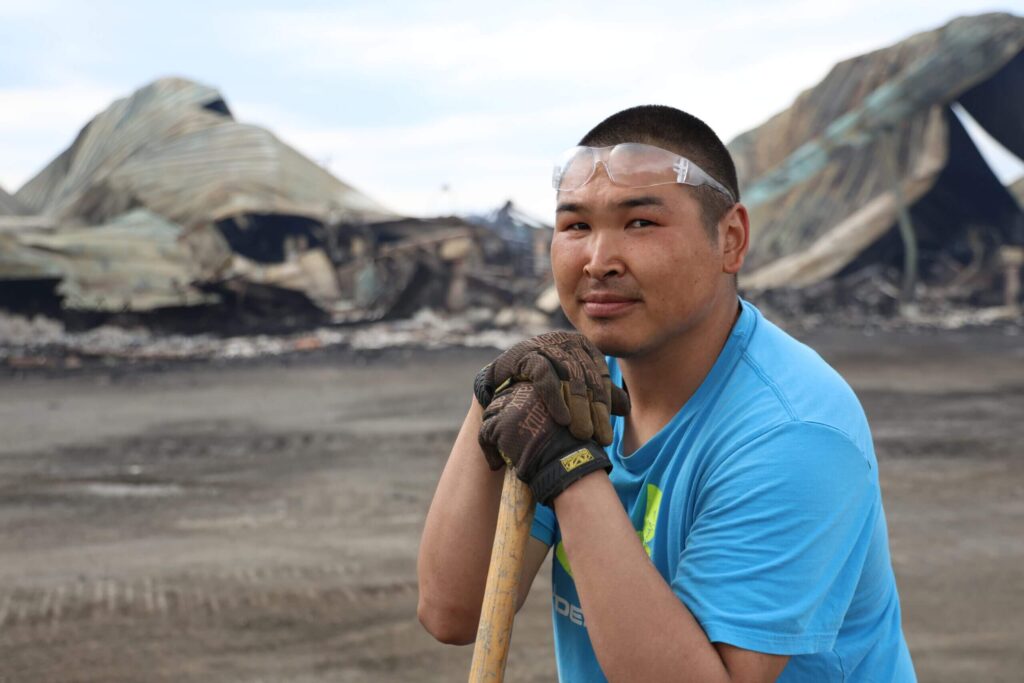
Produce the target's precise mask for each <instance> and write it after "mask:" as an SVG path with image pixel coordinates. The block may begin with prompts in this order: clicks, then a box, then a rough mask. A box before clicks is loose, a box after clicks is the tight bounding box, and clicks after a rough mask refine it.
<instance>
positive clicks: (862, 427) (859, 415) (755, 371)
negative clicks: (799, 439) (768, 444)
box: [716, 303, 873, 458]
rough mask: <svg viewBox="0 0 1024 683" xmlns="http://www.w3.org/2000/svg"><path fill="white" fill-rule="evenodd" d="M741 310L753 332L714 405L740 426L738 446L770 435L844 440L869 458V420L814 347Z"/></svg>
mask: <svg viewBox="0 0 1024 683" xmlns="http://www.w3.org/2000/svg"><path fill="white" fill-rule="evenodd" d="M744 306H745V307H749V309H750V312H751V314H752V315H754V317H755V321H754V325H753V329H752V331H751V333H750V339H749V342H748V343H747V344H746V346H745V348H744V349H743V352H742V354H741V356H740V358H739V359H738V362H737V364H736V367H735V369H734V371H733V373H732V377H731V378H730V382H729V383H728V384H727V386H726V387H724V388H723V391H722V394H721V396H720V397H719V398H720V400H719V405H717V406H716V408H717V409H718V410H719V411H720V412H722V413H726V414H728V415H729V417H730V418H731V420H733V421H734V422H733V423H734V424H743V425H744V429H743V430H742V431H743V436H742V437H741V439H740V440H741V442H746V441H750V440H753V439H756V438H759V437H761V436H762V435H767V434H769V433H772V432H773V430H777V431H775V434H776V435H777V436H784V435H785V436H788V435H791V434H793V433H800V432H807V433H808V434H811V435H816V436H817V437H819V438H826V437H828V438H833V437H835V438H839V437H843V438H844V439H845V440H848V441H849V442H850V443H851V444H852V445H854V446H855V447H856V448H857V449H858V450H860V451H862V452H863V454H864V455H865V457H868V458H871V457H872V456H873V449H872V447H871V436H870V429H869V427H868V423H867V418H866V417H865V415H864V410H863V408H862V407H861V404H860V401H859V400H858V399H857V396H856V394H855V393H854V392H853V390H852V389H851V388H850V385H849V384H847V382H846V380H844V379H843V378H842V376H841V375H840V374H839V373H838V372H836V370H835V369H833V368H832V367H831V366H830V365H829V364H828V363H827V362H826V361H825V360H824V359H823V358H822V357H821V356H820V355H818V353H817V352H815V351H814V350H813V349H812V348H810V347H809V346H807V345H806V344H803V343H802V342H800V341H798V340H796V339H794V338H793V337H791V336H790V335H789V334H787V333H786V332H784V331H783V330H781V329H780V328H779V327H777V326H776V325H774V324H773V323H771V322H770V321H769V320H767V319H766V318H764V317H763V316H762V315H761V314H760V312H759V311H757V309H756V308H754V307H753V306H752V305H750V304H747V303H744ZM783 426H785V428H784V429H783ZM736 445H737V446H738V445H741V444H739V443H737V444H736Z"/></svg>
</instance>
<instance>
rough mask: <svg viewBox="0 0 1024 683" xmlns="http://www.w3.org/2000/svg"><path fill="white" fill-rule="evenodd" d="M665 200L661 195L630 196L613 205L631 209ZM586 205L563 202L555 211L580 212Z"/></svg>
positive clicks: (654, 204)
mask: <svg viewBox="0 0 1024 683" xmlns="http://www.w3.org/2000/svg"><path fill="white" fill-rule="evenodd" d="M664 205H665V202H664V201H663V200H662V199H661V197H655V196H653V195H643V196H642V197H630V198H629V199H623V200H622V201H621V202H618V203H617V204H616V205H615V207H616V208H618V209H633V208H636V207H638V206H664ZM585 210H586V206H584V205H583V204H579V203H576V202H563V203H561V204H559V205H558V207H557V208H556V209H555V213H582V212H584V211H585Z"/></svg>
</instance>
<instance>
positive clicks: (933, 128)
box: [729, 14, 1024, 326]
mask: <svg viewBox="0 0 1024 683" xmlns="http://www.w3.org/2000/svg"><path fill="white" fill-rule="evenodd" d="M969 118H973V119H974V121H976V122H977V123H978V124H979V125H980V126H981V127H982V128H984V129H985V130H986V131H987V132H988V133H989V134H990V135H991V136H992V137H993V138H994V139H995V140H997V141H998V142H1000V143H1001V144H1002V145H1003V146H1004V147H1005V148H1006V149H1007V150H1009V151H1010V152H1012V153H1013V154H1014V155H1016V156H1017V157H1018V158H1021V159H1024V18H1021V17H1017V16H1013V15H1010V14H986V15H980V16H974V17H963V18H959V19H955V20H953V21H952V22H950V23H949V24H947V25H945V26H943V27H941V28H939V29H936V30H933V31H929V32H925V33H921V34H918V35H914V36H911V37H910V38H908V39H906V40H904V41H902V42H900V43H898V44H896V45H893V46H891V47H888V48H884V49H881V50H877V51H875V52H871V53H868V54H865V55H861V56H859V57H855V58H853V59H849V60H846V61H844V62H841V63H839V64H837V65H836V66H835V67H834V68H833V69H832V70H831V72H830V73H829V74H828V75H827V76H826V77H825V79H824V80H822V81H821V82H820V83H818V84H817V85H815V86H814V87H812V88H810V89H809V90H807V91H805V92H804V93H802V94H801V95H800V96H799V97H798V98H797V99H796V101H795V102H794V103H793V105H792V106H791V107H790V108H789V109H787V110H785V111H783V112H781V113H779V114H777V115H776V116H774V117H772V118H771V119H769V120H768V121H767V122H765V123H764V124H763V125H761V126H759V127H758V128H755V129H753V130H751V131H749V132H747V133H744V134H743V135H740V136H739V137H737V138H736V139H735V140H733V141H732V142H731V143H730V144H729V148H730V150H731V151H732V153H733V156H734V158H735V159H736V163H737V171H738V174H739V177H740V184H741V193H742V195H743V200H744V202H745V204H746V205H747V206H748V207H749V209H750V218H751V226H752V237H751V249H750V253H749V257H748V260H747V266H746V269H745V272H746V275H744V276H742V277H741V286H742V287H743V288H744V290H745V292H746V293H747V295H748V296H749V297H751V298H753V299H755V300H757V301H759V302H761V303H762V304H764V305H765V306H767V307H769V308H772V309H775V310H777V311H779V312H782V313H783V314H785V316H786V317H789V318H791V319H794V318H801V317H802V318H807V317H808V316H810V317H816V318H818V319H821V318H823V317H829V316H832V317H836V316H838V317H847V318H850V319H853V320H867V319H869V318H870V319H875V320H883V319H889V320H895V321H901V322H906V323H922V324H935V325H939V326H950V325H952V326H955V325H960V324H971V323H979V324H983V323H988V322H997V321H1006V322H1008V323H1014V324H1017V325H1019V324H1020V320H1021V290H1020V277H1021V267H1022V264H1024V212H1022V209H1021V195H1022V193H1024V190H1022V187H1024V185H1022V183H1024V179H1021V180H1018V181H1017V182H1016V185H1013V186H1011V187H1009V188H1007V187H1004V185H1003V184H1002V183H1001V182H1000V181H999V180H998V178H997V177H996V176H995V175H994V173H993V171H992V170H991V169H990V168H989V166H988V164H987V163H986V162H985V160H984V159H983V158H982V156H981V154H980V153H979V151H978V149H977V147H976V146H975V144H974V142H973V140H972V138H971V137H970V136H969V135H968V133H967V131H966V129H965V126H964V123H963V121H964V120H966V119H969Z"/></svg>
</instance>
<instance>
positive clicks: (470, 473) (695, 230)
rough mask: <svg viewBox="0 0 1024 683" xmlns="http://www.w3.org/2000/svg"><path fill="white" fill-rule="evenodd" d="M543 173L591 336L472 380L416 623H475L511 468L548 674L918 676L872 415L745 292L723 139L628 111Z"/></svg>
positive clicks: (546, 343) (738, 207)
mask: <svg viewBox="0 0 1024 683" xmlns="http://www.w3.org/2000/svg"><path fill="white" fill-rule="evenodd" d="M555 187H556V189H557V192H558V196H557V202H558V203H557V209H556V218H557V220H556V227H555V234H554V237H553V239H552V243H551V264H552V270H553V274H554V279H555V283H556V286H557V290H558V294H559V299H560V301H561V304H562V307H563V309H564V311H565V313H566V315H567V316H568V318H569V320H570V321H571V322H572V324H573V325H574V326H575V327H576V329H577V330H578V331H579V332H581V333H582V336H579V335H570V334H568V333H555V336H554V337H548V336H544V335H542V337H541V338H537V339H534V340H530V341H528V342H524V344H521V345H518V346H517V347H514V348H513V349H511V350H509V351H508V352H506V353H505V354H502V355H501V356H499V358H498V359H496V361H495V362H494V363H493V364H491V365H490V366H488V368H485V369H484V371H482V372H481V374H480V375H478V377H477V380H476V385H475V396H476V398H475V400H474V401H473V403H472V405H471V408H470V410H469V414H468V415H467V417H466V421H465V423H464V424H463V427H462V430H461V431H460V433H459V436H458V438H457V439H456V442H455V445H454V447H453V449H452V453H451V456H450V458H449V461H448V463H447V465H446V467H445V470H444V472H443V474H442V476H441V480H440V482H439V484H438V488H437V492H436V494H435V497H434V501H433V503H432V505H431V509H430V512H429V514H428V517H427V522H426V526H425V529H424V533H423V541H422V546H421V549H420V557H419V575H420V605H419V615H420V619H421V621H422V622H423V624H424V625H425V626H426V628H427V629H428V631H430V633H432V634H433V635H434V636H435V637H437V638H438V639H440V640H442V641H443V642H448V643H468V642H471V641H472V640H473V638H474V635H475V632H476V627H477V623H478V619H479V614H480V605H481V601H482V594H483V586H484V581H485V577H486V572H487V564H488V560H489V552H490V546H491V543H492V540H493V535H494V525H495V518H496V511H497V507H498V496H499V492H500V488H501V478H502V475H501V472H500V466H503V465H504V464H505V463H506V462H507V463H508V464H509V466H512V467H515V469H516V472H517V474H518V475H519V477H520V478H521V479H524V480H525V481H527V482H528V483H530V485H531V488H532V489H533V490H534V493H535V494H536V495H537V497H538V499H539V500H540V501H541V502H543V503H547V505H538V508H537V514H536V518H535V521H534V526H533V530H532V538H531V539H530V541H529V543H530V545H529V546H528V550H527V557H526V561H525V566H524V570H523V581H522V588H521V591H520V592H521V595H520V604H522V599H524V598H525V595H526V592H527V591H528V590H529V586H530V584H531V582H532V580H533V578H534V576H535V574H536V572H537V570H538V568H539V566H540V564H541V562H542V561H543V559H544V557H545V556H546V554H547V552H548V551H549V549H550V548H552V547H553V548H554V552H555V561H554V562H553V563H552V566H553V570H552V571H553V589H554V595H553V620H554V631H555V650H556V656H557V661H558V671H559V676H560V678H561V679H562V680H567V681H597V680H605V679H608V680H612V681H645V682H648V681H669V680H671V681H701V682H704V683H707V682H714V681H723V682H724V681H733V682H738V681H750V682H755V681H756V682H760V681H775V680H779V681H815V682H822V681H886V682H891V681H899V682H903V681H913V680H915V675H914V671H913V666H912V664H911V661H910V656H909V653H908V650H907V647H906V644H905V641H904V639H903V634H902V630H901V625H900V607H899V599H898V596H897V593H896V586H895V581H894V578H893V573H892V568H891V561H890V558H889V549H888V538H887V532H886V524H885V517H884V514H883V511H882V503H881V496H880V491H879V486H878V471H877V463H876V460H875V455H874V450H873V447H872V442H871V435H870V432H869V429H868V425H867V421H866V419H865V417H864V413H863V411H862V409H861V407H860V404H859V403H858V401H857V399H856V397H855V396H854V394H853V392H852V391H851V390H850V389H849V387H848V386H847V385H846V383H845V382H844V381H843V380H842V379H841V378H840V377H839V376H838V374H836V373H835V371H833V370H832V369H831V368H830V367H829V366H828V365H827V364H826V363H825V362H824V361H823V360H821V358H819V357H818V356H817V355H816V354H815V353H814V352H813V351H812V350H811V349H809V348H807V347H806V346H804V345H802V344H800V343H799V342H797V341H795V340H794V339H792V338H791V337H789V336H787V335H786V334H785V333H784V332H782V331H781V330H779V328H777V327H775V326H774V325H772V324H771V323H770V322H768V321H767V320H765V319H764V318H763V317H762V316H761V314H760V313H759V312H758V311H757V309H756V308H754V307H753V306H752V305H750V304H749V303H747V302H744V301H742V300H741V299H739V297H738V295H737V290H736V286H737V285H736V274H737V273H738V271H739V270H740V267H741V266H742V264H743V260H744V257H745V255H746V251H747V246H748V239H749V224H748V217H747V211H746V209H745V208H744V206H743V205H742V204H740V203H738V195H739V193H738V188H737V182H736V174H735V170H734V167H733V164H732V160H731V158H730V157H729V153H728V151H727V150H726V148H725V146H724V145H723V144H722V143H721V141H720V140H719V139H718V137H717V136H716V135H715V134H714V133H713V132H712V131H711V129H710V128H708V127H707V126H706V125H705V124H704V123H703V122H701V121H699V120H698V119H696V118H694V117H692V116H690V115H688V114H685V113H683V112H680V111H677V110H674V109H671V108H668V107H655V106H646V107H636V108H633V109H628V110H626V111H623V112H620V113H618V114H615V115H614V116H612V117H610V118H608V119H606V120H605V121H604V122H602V123H601V124H599V125H598V126H597V127H595V128H594V129H593V130H592V131H591V132H589V133H588V134H587V135H586V136H584V138H583V139H582V140H581V142H580V147H577V148H574V149H573V150H570V152H569V153H567V155H566V156H565V157H564V158H563V160H562V161H561V162H560V163H559V165H558V166H557V167H556V173H555ZM558 334H561V335H562V336H558ZM591 344H592V345H593V346H596V348H597V349H599V350H600V352H601V353H603V354H606V355H607V356H609V357H610V358H609V361H608V364H609V365H608V367H609V368H610V370H608V372H609V374H610V379H611V381H612V382H613V383H614V385H616V387H623V388H624V389H625V390H626V391H627V392H628V401H627V400H626V399H625V398H624V396H622V394H621V393H620V392H621V390H620V389H618V388H610V389H609V388H604V389H602V381H603V376H602V374H603V373H604V372H605V366H604V364H603V363H601V362H600V361H601V357H600V354H596V353H595V354H590V353H589V352H590V350H591ZM595 356H596V357H595ZM588 359H589V360H588ZM557 387H563V388H564V393H563V394H562V395H561V396H559V393H558V389H557ZM560 399H561V400H560ZM628 404H631V407H630V406H629V405H628ZM485 407H486V410H485ZM587 408H589V417H587V415H586V413H587V412H588V411H587ZM627 409H628V415H625V416H621V417H615V418H613V420H612V424H613V427H614V429H613V434H610V435H609V434H607V433H606V432H607V429H606V427H605V426H604V424H603V423H604V422H605V421H606V420H607V415H608V413H609V411H610V412H612V413H625V412H626V411H627ZM608 441H611V443H610V446H609V448H608V449H607V456H606V455H605V451H604V450H603V449H602V448H601V447H600V444H603V443H607V442H608ZM577 465H580V466H579V467H577ZM608 465H610V472H609V471H608V467H607V466H608ZM560 466H561V468H560ZM495 467H498V468H499V469H493V468H495ZM570 470H571V471H570Z"/></svg>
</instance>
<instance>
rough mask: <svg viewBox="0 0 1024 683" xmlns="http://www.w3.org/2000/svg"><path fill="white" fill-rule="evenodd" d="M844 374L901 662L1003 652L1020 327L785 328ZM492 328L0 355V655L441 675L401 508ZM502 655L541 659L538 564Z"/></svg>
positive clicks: (22, 660) (82, 671) (1019, 599)
mask: <svg viewBox="0 0 1024 683" xmlns="http://www.w3.org/2000/svg"><path fill="white" fill-rule="evenodd" d="M806 338H807V340H808V341H809V342H811V343H812V345H814V346H815V347H816V348H818V349H819V351H820V352H821V353H822V355H823V356H825V357H826V359H828V360H829V361H830V362H832V363H833V364H834V365H835V366H836V367H837V368H838V369H839V370H840V371H841V372H843V373H844V375H845V376H846V377H847V378H848V379H849V381H850V382H851V384H853V386H854V388H855V389H857V391H858V393H859V395H860V397H861V399H862V401H863V402H864V404H865V406H866V409H867V411H868V414H869V417H870V419H871V422H872V425H873V428H874V432H875V437H876V445H877V450H878V456H879V461H880V471H881V476H882V481H883V486H884V496H885V503H886V508H887V514H888V519H889V527H890V532H891V543H892V551H893V558H894V564H895V568H896V573H897V577H898V581H899V588H900V592H901V595H902V598H903V607H904V626H905V630H906V634H907V638H908V640H909V643H910V648H911V651H912V653H913V656H914V659H915V663H916V666H917V670H918V674H919V676H920V679H921V680H922V681H940V682H941V681H957V682H962V681H979V680H984V681H990V682H997V681H1007V682H1009V681H1019V680H1021V678H1020V676H1021V674H1020V672H1021V670H1022V669H1024V647H1022V646H1021V644H1020V634H1022V633H1024V572H1022V571H1021V567H1022V566H1024V452H1022V448H1024V447H1022V445H1021V444H1022V442H1024V343H1022V339H1021V337H1014V336H1008V335H1005V334H1003V333H1001V332H999V331H998V330H981V331H960V332H950V333H943V334H942V335H936V334H934V333H931V334H912V333H907V332H904V333H885V334H879V335H873V336H866V335H864V334H863V333H859V332H854V333H851V332H838V331H836V332H828V333H824V332H817V333H813V334H810V335H806ZM492 355H493V352H489V351H480V350H465V351H433V352H427V351H415V352H403V351H389V352H385V353H382V354H374V355H366V354H364V355H353V354H351V353H348V354H346V353H340V352H339V353H332V354H320V355H307V356H303V357H298V358H291V359H286V360H281V359H277V360H272V361H269V360H268V361H259V362H247V363H241V364H233V365H211V364H186V365H177V366H172V367H156V366H153V367H148V368H124V367H119V368H109V369H104V368H84V369H82V370H81V371H78V372H75V373H71V374H66V375H47V374H43V373H39V372H33V373H28V374H17V373H10V372H8V374H7V375H5V376H2V377H0V434H2V440H0V681H19V682H20V681H61V682H67V681H109V682H114V681H218V682H221V681H224V682H230V681H296V682H303V681H417V682H422V681H451V680H464V678H465V676H466V674H467V672H468V670H469V658H470V655H471V651H470V649H469V648H454V647H447V646H443V645H440V644H437V643H435V642H434V641H432V640H431V639H430V637H429V636H427V635H426V633H425V632H423V631H422V629H421V628H420V627H419V625H418V623H417V621H416V617H415V604H416V582H415V557H416V548H417V544H418V539H419V532H420V528H421V525H422V520H423V516H424V514H425V512H426V508H427V505H428V504H429V501H430V496H431V495H432V491H433V485H434V483H435V482H436V479H437V476H438V474H439V472H440V469H441V467H442V465H443V463H444V459H445V457H446V455H447V452H448V448H449V446H450V443H451V441H452V439H453V437H454V435H455V433H456V430H457V428H458V425H459V423H460V422H461V418H462V416H463V413H464V410H465V408H466V405H467V402H468V397H469V393H468V387H469V385H470V381H471V378H472V376H473V373H474V372H475V370H476V369H477V368H478V367H479V366H480V365H482V364H483V363H484V362H486V361H487V360H488V359H489V358H490V357H491V356H492ZM541 573H542V577H541V578H539V579H538V581H537V585H536V586H535V588H534V591H533V593H532V594H531V598H530V601H529V602H528V604H527V606H526V608H525V609H524V612H523V613H521V614H520V616H519V619H518V620H517V622H516V632H515V637H514V639H513V652H512V655H511V658H510V662H509V667H508V677H507V678H508V680H510V681H550V680H553V679H554V660H553V654H552V648H551V644H550V633H551V631H550V617H549V596H550V583H549V581H548V579H547V570H542V572H541Z"/></svg>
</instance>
